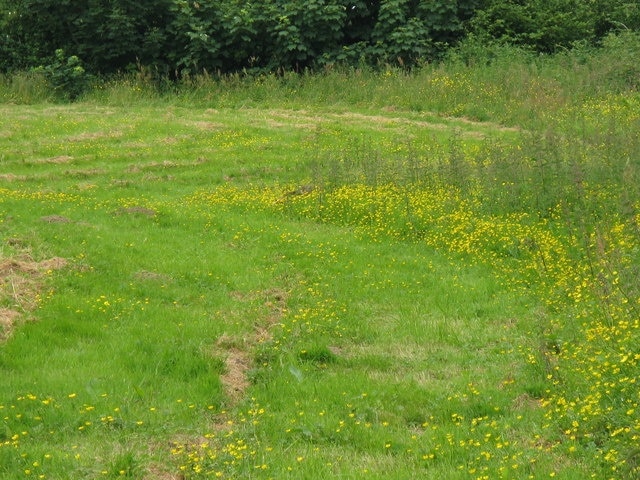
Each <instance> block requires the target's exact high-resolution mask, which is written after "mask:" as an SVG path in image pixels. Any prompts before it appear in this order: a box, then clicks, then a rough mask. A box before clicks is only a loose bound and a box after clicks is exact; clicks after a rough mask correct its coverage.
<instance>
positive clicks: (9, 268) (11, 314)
mask: <svg viewBox="0 0 640 480" xmlns="http://www.w3.org/2000/svg"><path fill="white" fill-rule="evenodd" d="M66 265H67V261H66V260H65V259H64V258H60V257H53V258H50V259H48V260H42V261H40V262H36V261H35V260H33V259H32V258H31V256H30V255H28V254H21V255H19V256H16V257H11V258H3V259H1V260H0V303H1V304H4V306H2V307H0V340H1V341H4V340H6V339H7V338H9V337H10V336H11V333H12V331H13V328H14V326H15V324H16V322H17V321H18V319H19V318H20V317H21V316H22V315H23V314H25V313H27V312H31V311H33V310H34V309H35V308H36V307H37V305H38V300H39V293H40V292H41V291H42V289H43V286H44V276H45V275H46V274H47V273H50V272H51V271H53V270H58V269H61V268H64V267H65V266H66Z"/></svg>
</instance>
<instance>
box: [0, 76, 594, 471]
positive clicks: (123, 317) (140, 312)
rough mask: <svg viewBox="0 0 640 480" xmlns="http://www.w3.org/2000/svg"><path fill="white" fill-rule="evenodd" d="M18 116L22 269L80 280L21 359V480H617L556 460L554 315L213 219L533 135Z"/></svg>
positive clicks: (430, 257)
mask: <svg viewBox="0 0 640 480" xmlns="http://www.w3.org/2000/svg"><path fill="white" fill-rule="evenodd" d="M445 78H449V77H445ZM183 101H186V100H183ZM362 101H364V99H363V100H362ZM214 103H215V102H214ZM232 103H233V102H232ZM249 103H251V102H249ZM282 103H283V104H286V103H287V102H285V101H284V100H283V101H282ZM355 103H358V102H355ZM293 107H296V106H295V105H294V106H293ZM0 109H1V112H0V113H1V114H2V118H3V123H2V130H1V131H0V148H1V151H2V152H3V153H2V157H1V162H2V164H1V168H2V170H1V171H0V174H1V175H2V177H1V178H2V179H1V180H0V182H2V183H1V184H0V187H1V188H2V191H1V192H2V201H1V202H0V213H1V215H0V232H1V233H2V237H3V244H2V255H3V256H4V257H9V256H12V255H25V253H28V254H29V255H30V256H31V257H33V258H35V259H37V260H41V259H46V258H49V257H52V256H59V257H64V258H66V259H68V260H69V265H68V267H67V268H65V269H62V270H58V271H52V272H48V273H47V276H48V280H47V282H46V289H45V290H43V291H42V297H43V298H42V301H41V303H40V306H39V308H38V309H37V310H36V311H35V312H32V313H27V314H25V317H26V318H33V319H35V320H37V321H36V322H28V323H25V324H23V325H21V326H20V327H19V328H17V329H16V330H15V331H14V332H13V335H12V337H11V338H10V339H9V341H7V342H6V343H5V344H4V345H2V347H1V349H0V378H2V381H1V383H0V408H1V410H0V418H3V423H2V424H0V442H3V443H0V445H2V448H0V460H1V461H0V465H1V466H0V472H2V474H3V475H4V477H3V478H23V477H25V476H27V475H33V476H37V475H45V477H44V478H69V479H71V478H122V477H129V478H180V477H179V476H180V475H186V474H190V475H194V476H196V477H197V476H198V475H203V476H204V475H207V474H211V475H213V476H216V475H220V476H223V477H229V478H329V477H332V476H336V477H337V476H340V477H342V478H417V477H425V476H426V477H429V478H477V477H482V476H483V475H487V476H488V477H490V478H500V477H501V478H526V477H529V476H531V477H532V478H544V477H548V476H549V475H558V476H561V477H562V478H585V476H586V475H587V474H588V473H592V472H598V470H597V469H598V468H600V465H599V464H598V463H597V462H595V461H593V460H592V459H591V458H590V457H589V455H588V454H587V451H586V450H579V451H578V453H577V454H576V453H574V451H575V445H573V444H571V443H569V444H565V445H563V446H562V447H561V448H550V447H549V445H552V444H554V442H555V441H556V440H557V436H558V435H559V434H560V433H559V432H556V431H554V430H552V429H551V430H550V429H548V428H546V427H545V423H546V422H548V421H547V420H545V419H544V418H543V411H542V410H541V409H540V407H539V403H538V402H537V401H536V400H535V398H537V397H539V396H540V395H541V392H543V391H544V389H545V388H547V386H546V385H547V384H546V380H547V378H546V377H547V375H548V373H549V370H548V368H549V366H548V365H547V366H546V367H545V366H544V365H543V366H540V364H539V363H537V362H535V361H534V362H531V361H530V357H531V355H532V354H534V355H535V354H537V353H538V351H539V349H540V348H543V347H544V346H541V344H540V342H541V341H542V340H541V333H540V329H541V328H542V326H543V325H546V323H545V321H544V318H543V314H542V313H541V311H542V310H541V309H540V308H539V304H540V300H536V299H534V298H529V297H527V295H523V294H522V292H521V291H518V292H517V293H514V291H513V290H512V289H511V288H509V285H508V284H505V283H504V279H501V278H499V277H497V276H496V275H495V272H494V271H493V270H492V269H491V268H490V267H489V266H485V265H482V264H478V263H477V262H475V261H473V258H470V257H468V256H460V255H456V254H445V253H443V252H438V251H436V250H434V249H432V248H429V247H426V246H425V245H424V244H421V243H420V242H417V243H414V242H404V241H398V240H394V239H392V238H385V237H384V236H383V237H377V238H371V237H369V236H367V235H363V234H361V233H359V230H358V229H357V228H355V227H350V226H344V225H342V226H341V225H336V224H331V223H317V222H312V221H310V220H308V219H306V218H305V217H304V216H302V215H300V216H296V215H295V214H293V215H287V214H283V213H279V211H278V210H277V209H275V210H272V211H268V210H266V211H265V210H263V209H253V208H247V207H243V206H242V203H241V202H240V203H239V204H238V203H234V199H232V198H230V199H229V201H228V202H226V201H222V203H221V202H220V201H217V202H210V201H208V200H207V195H208V194H209V193H210V192H216V191H226V192H238V191H239V192H242V191H244V190H245V189H247V188H249V187H256V186H259V187H260V188H262V189H264V190H265V191H269V192H273V191H275V192H276V195H280V196H281V197H282V199H283V200H282V201H286V200H287V198H288V193H289V192H291V191H293V190H295V189H296V188H297V187H298V186H300V185H307V184H314V183H317V182H318V181H319V178H320V181H326V180H327V179H328V180H329V181H331V180H333V177H332V176H331V175H332V171H331V165H334V164H333V163H331V162H332V161H334V160H335V159H340V158H346V159H348V158H356V159H360V160H363V163H366V162H364V159H366V158H369V157H370V156H375V155H381V156H383V157H384V158H391V159H393V158H395V156H399V157H402V158H404V156H406V152H407V149H410V150H411V152H415V154H416V155H419V156H422V157H425V158H435V159H438V158H440V157H441V156H442V155H445V153H443V152H446V151H447V148H448V145H449V143H450V141H451V139H455V141H456V142H458V144H459V145H460V146H461V148H463V149H473V148H475V146H477V145H478V144H479V143H480V142H481V141H482V140H481V139H482V138H483V137H486V136H487V135H488V136H493V137H495V138H500V139H507V141H510V139H511V138H515V137H514V132H512V131H511V130H505V129H503V128H499V127H498V126H497V125H494V124H489V123H474V122H469V121H467V120H463V119H455V118H444V117H439V116H434V115H433V114H429V113H420V112H416V111H412V112H409V111H404V110H395V109H391V108H376V109H373V110H370V109H368V108H364V107H356V108H350V109H347V108H341V107H339V106H338V105H336V106H334V107H332V108H327V107H319V106H306V108H304V109H301V108H300V106H297V108H293V109H291V108H268V107H261V106H259V105H253V106H252V107H250V108H246V107H245V108H240V109H238V108H233V109H229V108H225V107H224V106H222V107H219V108H217V109H210V108H204V107H189V108H187V107H185V106H180V103H178V104H176V105H169V104H167V103H165V102H162V101H157V100H156V101H155V102H151V105H146V106H145V105H142V104H140V103H135V104H133V105H128V106H126V107H124V106H118V102H113V104H112V105H110V106H107V105H106V104H105V103H104V102H101V103H98V104H94V103H81V104H77V105H74V106H53V105H37V106H15V105H4V106H2V107H0ZM454 132H455V133H454ZM327 163H329V164H330V166H329V167H328V168H327V167H326V164H327ZM342 174H344V172H342ZM229 186H231V187H237V188H235V189H233V188H232V189H228V190H221V189H222V187H225V188H227V187H229ZM277 192H281V193H277ZM227 203H228V205H227ZM256 203H260V199H259V198H256ZM54 215H55V216H58V217H52V216H54ZM52 219H53V221H51V220H52ZM47 220H48V221H47ZM245 379H248V380H250V381H251V382H250V383H251V384H250V385H249V386H248V385H247V384H246V383H245ZM2 427H3V428H4V431H3V430H2ZM572 445H573V447H574V448H572ZM548 447H549V448H548ZM596 475H598V473H596Z"/></svg>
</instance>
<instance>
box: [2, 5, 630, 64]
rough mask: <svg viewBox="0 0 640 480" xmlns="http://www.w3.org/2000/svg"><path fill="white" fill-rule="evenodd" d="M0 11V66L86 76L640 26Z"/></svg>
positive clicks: (394, 12) (478, 15)
mask: <svg viewBox="0 0 640 480" xmlns="http://www.w3.org/2000/svg"><path fill="white" fill-rule="evenodd" d="M0 7H1V8H0V38H1V39H2V42H0V72H9V71H14V70H24V69H29V68H33V67H37V66H46V65H49V64H51V63H52V62H55V61H56V58H57V57H56V53H55V52H56V51H57V50H62V51H64V52H65V54H66V55H67V56H70V57H71V56H75V57H77V58H79V59H80V60H81V61H82V62H84V63H85V64H86V66H87V69H88V71H89V72H90V73H91V74H94V75H95V74H101V75H104V74H113V73H116V72H126V71H131V70H137V69H139V68H140V67H144V68H147V69H149V70H150V71H151V72H152V73H153V74H154V75H159V76H161V77H163V76H167V75H170V76H183V75H189V74H191V75H192V74H199V73H203V72H205V71H207V72H209V73H217V72H222V73H231V72H240V71H245V72H256V71H257V72H265V71H266V72H274V71H291V70H296V71H302V70H304V69H307V68H311V69H319V68H324V67H326V66H330V65H335V64H339V65H343V66H344V65H350V66H358V65H362V64H363V63H365V64H371V65H379V64H380V63H388V64H395V65H401V66H404V67H410V66H412V65H415V64H418V63H421V62H425V61H432V60H434V59H438V58H440V57H441V56H442V55H443V53H445V52H446V51H447V50H448V49H449V48H451V47H452V46H455V45H457V44H458V43H459V42H460V41H462V40H464V39H467V38H474V39H480V41H481V43H482V44H484V45H486V44H489V43H493V42H501V43H505V42H506V43H510V44H515V45H519V46H522V47H526V48H529V49H531V50H532V51H535V52H541V53H550V52H556V51H559V50H562V49H565V48H570V47H571V46H573V45H574V44H576V43H580V44H585V45H597V44H599V43H600V42H601V40H602V39H603V38H604V37H606V35H607V34H608V33H610V32H612V31H620V30H629V31H637V29H638V28H639V27H640V8H639V7H638V5H637V3H636V2H628V1H626V0H606V1H605V0H593V1H589V2H582V1H576V0H552V1H541V0H536V1H518V0H456V1H448V0H446V1H445V0H429V1H417V0H385V1H382V2H379V1H366V0H362V1H350V0H309V1H306V2H299V1H287V0H267V1H261V2H244V1H236V0H207V1H199V2H198V1H186V0H151V1H146V2H144V3H141V2H137V1H134V0H117V1H104V0H92V1H88V0H73V1H69V0H65V1H52V0H2V2H0Z"/></svg>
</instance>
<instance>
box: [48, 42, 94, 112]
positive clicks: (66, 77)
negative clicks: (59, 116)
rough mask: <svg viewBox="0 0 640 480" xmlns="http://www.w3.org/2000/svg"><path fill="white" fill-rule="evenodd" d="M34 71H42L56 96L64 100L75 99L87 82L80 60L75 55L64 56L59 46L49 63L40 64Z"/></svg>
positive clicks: (87, 77)
mask: <svg viewBox="0 0 640 480" xmlns="http://www.w3.org/2000/svg"><path fill="white" fill-rule="evenodd" d="M36 71H41V72H43V73H44V75H45V77H46V79H47V81H48V82H49V84H50V85H51V87H52V88H53V90H54V92H56V96H58V97H59V98H61V99H64V100H75V99H76V98H78V97H79V96H80V95H81V94H82V93H83V92H84V91H85V89H86V88H87V86H88V84H89V75H88V74H87V72H86V71H85V69H84V67H83V66H82V61H81V60H80V59H79V58H78V57H77V56H76V55H71V56H70V57H66V55H65V52H64V50H62V49H61V48H59V49H57V50H56V52H55V57H54V59H53V61H52V62H51V63H50V64H48V65H45V66H40V67H38V68H37V69H36Z"/></svg>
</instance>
